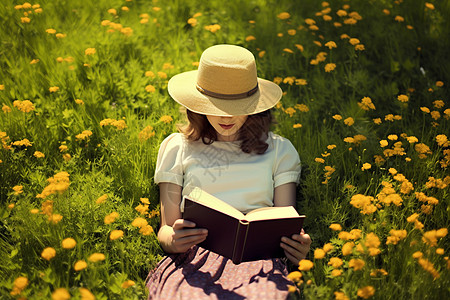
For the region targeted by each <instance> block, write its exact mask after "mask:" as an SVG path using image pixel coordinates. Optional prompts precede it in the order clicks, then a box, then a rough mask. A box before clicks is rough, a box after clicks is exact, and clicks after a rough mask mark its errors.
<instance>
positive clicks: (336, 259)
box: [328, 257, 344, 269]
mask: <svg viewBox="0 0 450 300" xmlns="http://www.w3.org/2000/svg"><path fill="white" fill-rule="evenodd" d="M343 263H344V262H343V261H342V259H340V258H339V257H332V258H330V261H329V262H328V265H329V266H332V267H333V268H335V269H336V268H339V267H340V266H342V264H343Z"/></svg>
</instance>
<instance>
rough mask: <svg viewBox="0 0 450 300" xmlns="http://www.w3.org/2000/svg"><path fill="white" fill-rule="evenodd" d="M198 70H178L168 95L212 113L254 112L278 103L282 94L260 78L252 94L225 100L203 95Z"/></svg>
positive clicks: (192, 107)
mask: <svg viewBox="0 0 450 300" xmlns="http://www.w3.org/2000/svg"><path fill="white" fill-rule="evenodd" d="M197 73H198V71H197V70H194V71H188V72H184V73H180V74H177V75H175V76H173V77H172V78H171V79H170V80H169V84H168V87H167V89H168V91H169V95H170V96H171V97H172V98H173V99H174V100H175V101H176V102H178V103H179V104H181V105H183V106H184V107H186V108H187V109H189V110H191V111H193V112H196V113H199V114H203V115H211V116H240V115H252V114H257V113H259V112H262V111H265V110H268V109H270V108H272V107H274V106H275V104H277V102H278V101H279V100H280V99H281V96H282V94H283V92H282V90H281V88H280V87H279V86H278V85H277V84H276V83H274V82H271V81H268V80H265V79H262V78H258V91H257V92H256V93H254V94H253V95H251V96H250V97H246V98H242V99H233V100H225V99H219V98H214V97H211V96H207V95H204V94H202V93H200V92H199V91H198V90H197Z"/></svg>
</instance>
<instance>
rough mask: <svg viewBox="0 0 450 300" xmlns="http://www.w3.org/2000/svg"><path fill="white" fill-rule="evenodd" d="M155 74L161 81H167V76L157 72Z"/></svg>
mask: <svg viewBox="0 0 450 300" xmlns="http://www.w3.org/2000/svg"><path fill="white" fill-rule="evenodd" d="M156 74H158V77H159V78H161V79H167V74H166V73H165V72H161V71H160V72H157V73H156Z"/></svg>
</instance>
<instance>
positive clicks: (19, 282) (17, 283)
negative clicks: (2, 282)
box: [10, 276, 28, 296]
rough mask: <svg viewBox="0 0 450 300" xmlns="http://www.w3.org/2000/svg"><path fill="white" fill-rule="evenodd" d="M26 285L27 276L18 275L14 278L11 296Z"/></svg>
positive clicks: (20, 291)
mask: <svg viewBox="0 0 450 300" xmlns="http://www.w3.org/2000/svg"><path fill="white" fill-rule="evenodd" d="M27 285H28V278H26V277H23V276H19V277H17V278H16V279H15V280H14V286H13V289H12V291H11V293H10V294H11V295H12V296H16V295H20V293H22V291H23V290H24V289H25V288H26V287H27Z"/></svg>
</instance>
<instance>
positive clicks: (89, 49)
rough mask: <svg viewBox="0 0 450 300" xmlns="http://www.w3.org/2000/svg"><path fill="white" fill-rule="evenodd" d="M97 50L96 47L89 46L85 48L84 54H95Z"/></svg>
mask: <svg viewBox="0 0 450 300" xmlns="http://www.w3.org/2000/svg"><path fill="white" fill-rule="evenodd" d="M96 52H97V51H96V50H95V48H87V49H86V50H84V55H94V54H95V53H96Z"/></svg>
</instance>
